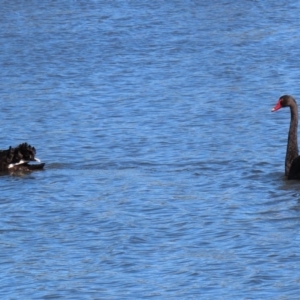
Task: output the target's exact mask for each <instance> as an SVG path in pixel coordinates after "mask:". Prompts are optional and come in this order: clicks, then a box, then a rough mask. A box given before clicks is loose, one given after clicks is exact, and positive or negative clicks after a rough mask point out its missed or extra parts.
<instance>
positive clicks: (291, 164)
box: [272, 95, 300, 179]
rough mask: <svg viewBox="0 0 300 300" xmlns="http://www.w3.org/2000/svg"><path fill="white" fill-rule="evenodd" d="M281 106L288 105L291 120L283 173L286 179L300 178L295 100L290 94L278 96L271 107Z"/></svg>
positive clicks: (277, 107)
mask: <svg viewBox="0 0 300 300" xmlns="http://www.w3.org/2000/svg"><path fill="white" fill-rule="evenodd" d="M282 107H289V108H290V111H291V122H290V129H289V134H288V142H287V149H286V156H285V175H286V176H287V178H288V179H300V156H299V152H298V137H297V131H298V106H297V103H296V100H295V99H294V98H293V97H292V96H290V95H284V96H282V97H280V98H279V100H278V102H277V104H276V105H275V106H274V108H273V109H272V112H273V111H276V110H279V109H280V108H282Z"/></svg>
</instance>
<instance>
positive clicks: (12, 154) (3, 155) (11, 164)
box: [0, 143, 45, 172]
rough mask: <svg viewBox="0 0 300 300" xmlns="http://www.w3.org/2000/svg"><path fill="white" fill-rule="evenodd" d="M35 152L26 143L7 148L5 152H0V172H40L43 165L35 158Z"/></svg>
mask: <svg viewBox="0 0 300 300" xmlns="http://www.w3.org/2000/svg"><path fill="white" fill-rule="evenodd" d="M35 154H36V150H35V148H34V147H31V146H30V145H28V144H27V143H23V144H20V145H19V146H18V147H15V148H12V147H9V149H7V150H0V171H1V172H11V171H21V172H28V171H34V170H41V169H43V168H44V165H45V164H44V163H40V160H39V159H38V158H36V157H35ZM30 161H37V162H39V164H33V165H30V164H29V162H30Z"/></svg>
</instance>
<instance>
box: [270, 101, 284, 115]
mask: <svg viewBox="0 0 300 300" xmlns="http://www.w3.org/2000/svg"><path fill="white" fill-rule="evenodd" d="M280 108H282V105H281V99H279V100H278V102H277V104H276V105H275V106H274V107H273V108H272V110H271V111H272V112H274V111H276V110H278V109H280Z"/></svg>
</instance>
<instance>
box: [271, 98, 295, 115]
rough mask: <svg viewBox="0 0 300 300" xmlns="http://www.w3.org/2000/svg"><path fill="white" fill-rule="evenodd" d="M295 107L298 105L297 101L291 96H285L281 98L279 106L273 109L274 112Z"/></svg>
mask: <svg viewBox="0 0 300 300" xmlns="http://www.w3.org/2000/svg"><path fill="white" fill-rule="evenodd" d="M294 105H296V100H295V99H294V98H293V97H292V96H290V95H284V96H281V97H280V98H279V100H278V102H277V104H276V105H275V106H274V107H273V109H272V112H273V111H276V110H278V109H280V108H282V107H287V106H294Z"/></svg>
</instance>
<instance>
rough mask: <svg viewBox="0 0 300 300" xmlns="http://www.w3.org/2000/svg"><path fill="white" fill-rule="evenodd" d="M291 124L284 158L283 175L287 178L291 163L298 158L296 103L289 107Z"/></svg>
mask: <svg viewBox="0 0 300 300" xmlns="http://www.w3.org/2000/svg"><path fill="white" fill-rule="evenodd" d="M290 109H291V123H290V130H289V137H288V144H287V149H286V157H285V175H286V176H288V174H289V171H290V167H291V164H292V161H293V159H294V158H295V157H297V156H298V134H297V131H298V107H297V104H296V103H293V104H292V105H291V106H290Z"/></svg>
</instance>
